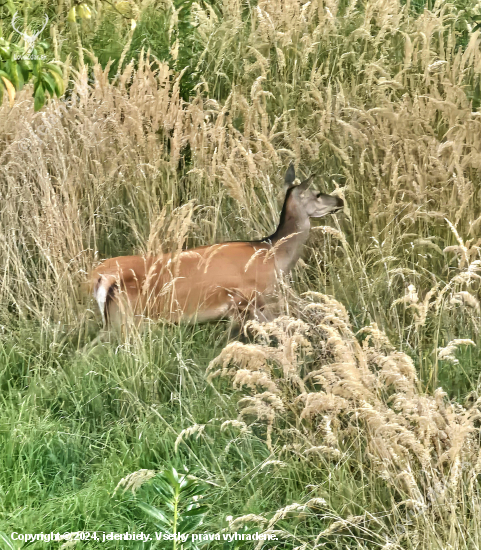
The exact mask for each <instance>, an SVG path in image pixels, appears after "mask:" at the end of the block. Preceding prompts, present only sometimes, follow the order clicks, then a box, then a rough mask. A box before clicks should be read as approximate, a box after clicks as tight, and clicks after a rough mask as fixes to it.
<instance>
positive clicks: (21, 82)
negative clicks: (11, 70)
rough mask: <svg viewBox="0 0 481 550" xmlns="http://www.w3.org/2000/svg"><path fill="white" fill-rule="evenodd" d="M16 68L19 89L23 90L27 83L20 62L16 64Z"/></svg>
mask: <svg viewBox="0 0 481 550" xmlns="http://www.w3.org/2000/svg"><path fill="white" fill-rule="evenodd" d="M15 70H16V71H17V79H18V90H22V89H23V87H24V85H25V80H24V78H23V73H22V69H21V68H20V65H19V64H18V63H17V64H16V69H15Z"/></svg>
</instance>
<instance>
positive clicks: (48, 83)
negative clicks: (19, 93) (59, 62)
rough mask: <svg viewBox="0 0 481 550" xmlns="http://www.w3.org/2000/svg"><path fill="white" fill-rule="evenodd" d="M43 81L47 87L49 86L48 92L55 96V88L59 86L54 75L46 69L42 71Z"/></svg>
mask: <svg viewBox="0 0 481 550" xmlns="http://www.w3.org/2000/svg"><path fill="white" fill-rule="evenodd" d="M42 81H43V83H44V86H45V88H47V90H48V92H49V93H50V95H51V96H53V95H54V94H55V90H56V87H57V85H56V83H55V80H54V78H53V76H50V75H49V74H48V73H47V72H45V71H44V72H43V73H42Z"/></svg>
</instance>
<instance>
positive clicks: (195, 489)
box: [182, 483, 205, 498]
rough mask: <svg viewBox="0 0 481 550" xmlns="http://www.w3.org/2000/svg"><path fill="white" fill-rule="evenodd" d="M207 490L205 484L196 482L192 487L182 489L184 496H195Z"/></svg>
mask: <svg viewBox="0 0 481 550" xmlns="http://www.w3.org/2000/svg"><path fill="white" fill-rule="evenodd" d="M204 492H205V486H203V484H202V485H201V484H200V483H196V484H195V485H193V486H191V487H187V488H186V489H183V490H182V498H192V497H193V496H197V495H201V494H202V493H204Z"/></svg>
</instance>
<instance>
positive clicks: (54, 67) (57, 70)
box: [45, 63, 63, 78]
mask: <svg viewBox="0 0 481 550" xmlns="http://www.w3.org/2000/svg"><path fill="white" fill-rule="evenodd" d="M45 66H46V67H47V69H48V70H49V71H53V72H54V73H57V74H58V75H59V76H61V77H62V78H63V73H62V69H61V68H60V67H59V66H58V65H55V63H47V64H46V65H45Z"/></svg>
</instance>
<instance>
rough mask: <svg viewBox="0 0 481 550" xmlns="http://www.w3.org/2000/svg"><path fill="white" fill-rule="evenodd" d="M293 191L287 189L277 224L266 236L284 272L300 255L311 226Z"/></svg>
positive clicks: (279, 267) (290, 267) (278, 265)
mask: <svg viewBox="0 0 481 550" xmlns="http://www.w3.org/2000/svg"><path fill="white" fill-rule="evenodd" d="M293 191H294V189H289V190H288V191H287V194H286V199H285V201H284V206H283V207H282V213H281V219H280V222H279V226H278V227H277V230H276V232H275V233H274V234H273V235H271V236H270V237H269V238H268V240H270V242H271V244H272V246H273V247H275V249H276V253H275V256H276V265H277V267H278V269H280V270H281V271H283V272H284V273H288V272H289V271H290V270H291V269H292V268H293V267H294V266H295V264H296V263H297V260H298V259H299V258H300V257H301V254H302V247H303V246H304V244H305V243H306V241H307V239H308V237H309V230H310V228H311V224H310V221H309V216H308V215H307V214H306V212H305V210H304V208H302V206H301V205H300V204H299V203H298V201H297V200H296V197H295V196H294V194H293Z"/></svg>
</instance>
